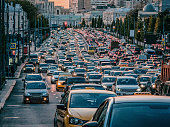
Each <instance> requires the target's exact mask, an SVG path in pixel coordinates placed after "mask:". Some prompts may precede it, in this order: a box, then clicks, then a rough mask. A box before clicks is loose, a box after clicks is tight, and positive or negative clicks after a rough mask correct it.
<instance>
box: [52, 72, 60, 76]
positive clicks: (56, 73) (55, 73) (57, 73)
mask: <svg viewBox="0 0 170 127" xmlns="http://www.w3.org/2000/svg"><path fill="white" fill-rule="evenodd" d="M60 73H62V72H54V73H53V75H59V74H60Z"/></svg>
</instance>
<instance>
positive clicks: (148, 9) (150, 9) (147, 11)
mask: <svg viewBox="0 0 170 127" xmlns="http://www.w3.org/2000/svg"><path fill="white" fill-rule="evenodd" d="M157 15H158V12H157V11H156V9H155V8H154V6H153V5H152V4H150V3H148V4H147V5H146V6H144V8H143V11H139V12H138V16H139V17H141V18H142V19H143V20H144V18H149V17H150V16H157Z"/></svg>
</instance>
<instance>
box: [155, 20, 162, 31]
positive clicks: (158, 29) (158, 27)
mask: <svg viewBox="0 0 170 127" xmlns="http://www.w3.org/2000/svg"><path fill="white" fill-rule="evenodd" d="M161 26H162V22H161V21H160V17H157V18H156V23H155V29H154V32H155V33H161Z"/></svg>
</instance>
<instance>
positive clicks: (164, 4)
mask: <svg viewBox="0 0 170 127" xmlns="http://www.w3.org/2000/svg"><path fill="white" fill-rule="evenodd" d="M166 9H169V10H170V0H160V11H165V10H166Z"/></svg>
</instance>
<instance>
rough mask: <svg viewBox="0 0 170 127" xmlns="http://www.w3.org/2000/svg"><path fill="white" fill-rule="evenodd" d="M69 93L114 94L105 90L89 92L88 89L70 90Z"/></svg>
mask: <svg viewBox="0 0 170 127" xmlns="http://www.w3.org/2000/svg"><path fill="white" fill-rule="evenodd" d="M70 93H72V94H74V93H104V94H115V93H114V92H112V91H107V90H90V89H82V90H70Z"/></svg>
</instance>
